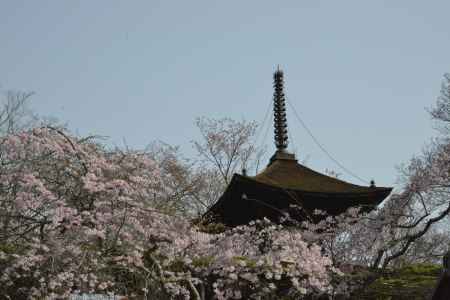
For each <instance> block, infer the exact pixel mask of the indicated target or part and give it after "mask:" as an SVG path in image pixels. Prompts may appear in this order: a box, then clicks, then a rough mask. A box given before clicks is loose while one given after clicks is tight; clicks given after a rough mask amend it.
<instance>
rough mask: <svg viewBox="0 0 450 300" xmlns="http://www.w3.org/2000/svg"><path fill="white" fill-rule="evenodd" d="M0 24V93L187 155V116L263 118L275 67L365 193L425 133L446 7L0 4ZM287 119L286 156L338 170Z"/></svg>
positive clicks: (445, 52)
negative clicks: (21, 94) (22, 93)
mask: <svg viewBox="0 0 450 300" xmlns="http://www.w3.org/2000/svg"><path fill="white" fill-rule="evenodd" d="M0 20H1V21H0V22H1V23H0V25H1V26H0V41H1V46H0V86H1V89H2V90H3V91H5V90H7V89H19V90H26V91H35V92H36V95H35V96H34V98H33V108H34V109H35V110H36V111H37V112H38V113H39V114H42V115H50V116H55V117H57V118H59V119H60V120H62V121H66V122H68V124H69V127H70V128H71V129H72V130H73V131H75V132H78V133H79V134H83V135H84V134H88V133H95V134H100V135H106V136H109V137H110V139H109V142H110V143H111V144H118V145H120V144H121V143H122V140H123V139H125V140H126V141H127V144H128V145H130V146H132V147H134V148H143V147H145V146H146V145H147V144H148V143H149V142H150V141H152V140H163V141H166V142H168V143H170V144H178V145H180V146H181V147H182V149H183V151H184V152H185V153H186V154H187V155H191V154H192V153H193V150H192V147H191V146H190V144H189V141H190V140H192V139H194V138H196V137H198V133H197V131H196V128H195V126H194V124H193V121H194V119H195V117H197V116H210V117H231V118H235V119H241V118H246V119H247V120H256V121H262V119H263V117H264V113H265V111H266V108H267V105H268V103H269V101H270V99H271V97H272V72H273V71H274V69H275V68H276V65H277V64H280V65H281V66H282V68H283V69H284V70H285V76H286V85H287V91H286V92H287V96H288V99H289V100H290V102H291V103H293V104H294V105H295V107H296V109H297V111H298V112H299V113H300V115H301V116H302V118H303V120H304V121H305V122H306V123H307V124H308V125H309V127H310V128H311V129H312V131H313V132H314V134H315V135H316V136H317V137H318V139H319V140H320V141H321V142H322V143H323V144H324V145H325V146H326V148H327V149H328V150H329V151H330V152H331V153H332V154H333V155H334V156H335V157H336V158H338V159H339V161H341V162H342V163H343V164H344V165H345V166H347V167H348V168H349V169H351V170H352V171H354V172H355V173H357V174H358V175H360V176H361V177H364V178H368V179H370V178H374V179H375V180H376V182H377V184H378V185H391V184H394V183H395V181H396V177H397V174H398V173H397V171H396V168H395V167H396V165H398V164H399V163H402V162H406V161H407V160H408V159H409V158H410V157H411V155H413V154H414V153H418V152H419V151H420V149H421V148H422V146H423V145H424V143H425V142H426V141H427V140H428V139H429V138H430V137H431V136H432V135H433V134H434V131H433V130H432V124H431V122H430V119H429V116H428V114H427V113H426V111H425V108H426V107H429V106H431V105H432V104H433V103H434V102H435V99H436V97H437V96H438V94H439V89H440V82H441V78H442V75H443V73H445V72H449V71H450V24H449V23H450V2H449V1H448V0H447V1H360V0H359V1H318V0H310V1H300V0H296V1H261V0H258V1H256V0H255V1H212V0H209V1H156V0H146V1H112V0H111V1H106V0H105V1H99V0H96V1H87V0H85V1H81V0H79V1H78V0H77V1H73V0H65V1H61V0H59V1H56V0H55V1H44V0H39V1H32V0H29V1H21V0H2V1H1V2H0ZM288 117H289V119H288V122H289V130H290V133H291V135H292V137H293V139H294V145H295V151H296V153H297V155H298V157H299V159H300V160H303V159H305V158H307V157H308V165H309V166H310V167H313V168H315V169H317V170H319V171H323V170H324V169H326V168H328V169H334V170H337V171H338V172H341V170H339V169H338V167H337V166H336V165H334V163H333V162H332V161H330V160H329V159H328V158H327V157H326V156H325V155H324V154H323V153H322V152H321V151H320V150H319V148H318V147H317V146H316V145H315V144H314V143H313V141H312V140H311V139H310V138H309V137H308V135H307V134H306V132H305V131H304V130H303V129H302V128H301V127H300V125H299V123H298V122H297V120H296V119H295V118H294V117H293V115H292V114H291V113H289V116H288ZM266 142H267V144H268V145H269V152H273V149H274V147H273V143H272V131H271V132H270V133H269V135H268V137H267V140H266ZM291 145H292V143H291ZM342 178H343V179H345V180H349V181H353V182H355V183H358V181H357V180H356V179H353V178H351V177H350V176H347V175H345V174H343V177H342Z"/></svg>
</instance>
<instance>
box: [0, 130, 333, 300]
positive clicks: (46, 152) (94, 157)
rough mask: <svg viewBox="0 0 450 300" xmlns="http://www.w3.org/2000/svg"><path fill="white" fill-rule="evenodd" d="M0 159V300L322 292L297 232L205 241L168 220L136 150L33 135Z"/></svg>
mask: <svg viewBox="0 0 450 300" xmlns="http://www.w3.org/2000/svg"><path fill="white" fill-rule="evenodd" d="M0 153H1V156H0V179H1V180H0V211H1V213H0V226H1V228H0V270H1V274H0V289H1V290H2V293H3V295H2V296H0V299H1V298H2V297H3V298H5V299H27V298H28V299H38V298H41V297H49V298H50V299H51V298H56V297H67V296H68V295H70V294H75V293H86V292H87V293H104V294H107V293H115V294H122V295H128V296H129V297H139V298H146V299H150V298H151V299H158V297H159V298H160V299H249V298H254V299H261V298H264V297H266V296H270V295H285V296H286V297H292V298H294V299H299V298H301V297H303V296H304V295H306V294H311V293H317V294H322V293H329V292H330V289H331V275H332V274H333V273H336V270H334V269H333V267H332V263H331V260H330V259H329V258H328V257H325V256H323V255H322V253H321V248H319V247H318V246H316V245H313V244H311V243H307V242H305V241H304V239H303V236H302V234H301V233H300V232H299V231H292V230H288V229H286V228H283V227H282V226H279V225H274V224H271V223H270V222H268V221H258V222H254V223H252V224H249V225H248V226H242V227H238V228H235V229H233V230H229V231H226V232H224V233H221V234H207V233H203V232H200V231H199V230H198V228H196V227H195V226H194V225H192V224H191V223H190V222H189V221H188V220H186V219H183V218H180V217H176V216H173V215H169V214H168V213H167V211H165V210H164V207H163V206H162V204H163V203H164V199H165V197H166V195H168V194H170V191H168V188H167V187H166V186H165V185H164V184H163V182H165V181H164V178H162V176H163V174H162V172H160V170H159V167H158V164H157V163H156V162H155V161H154V160H152V159H151V157H150V156H149V155H147V154H146V153H144V152H137V151H125V152H124V151H118V150H114V151H111V150H108V149H106V148H104V147H103V146H102V145H100V144H98V143H96V142H95V141H93V140H90V139H80V138H76V137H73V136H71V135H70V134H68V133H67V132H65V131H64V130H61V129H55V128H36V129H33V130H30V131H27V132H21V133H18V134H14V135H8V136H5V137H3V138H1V140H0Z"/></svg>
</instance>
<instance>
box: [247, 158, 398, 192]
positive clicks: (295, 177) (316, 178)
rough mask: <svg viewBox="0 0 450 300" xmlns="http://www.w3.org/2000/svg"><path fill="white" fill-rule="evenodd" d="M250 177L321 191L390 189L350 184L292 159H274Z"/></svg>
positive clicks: (293, 188) (276, 185) (273, 183)
mask: <svg viewBox="0 0 450 300" xmlns="http://www.w3.org/2000/svg"><path fill="white" fill-rule="evenodd" d="M250 178H251V179H253V180H255V181H258V182H260V183H264V184H268V185H272V186H275V187H279V188H283V189H290V190H301V191H305V192H321V193H356V194H359V193H370V192H374V191H376V190H378V191H380V190H386V191H387V190H389V191H390V190H391V188H384V187H370V186H360V185H356V184H351V183H348V182H345V181H342V180H339V179H336V178H334V177H330V176H327V175H324V174H321V173H319V172H316V171H314V170H311V169H310V168H307V167H305V166H303V165H301V164H299V163H297V161H296V160H294V159H275V160H273V162H272V163H271V164H270V165H269V166H267V168H266V169H265V170H264V171H262V172H261V173H259V174H258V175H256V176H254V177H250Z"/></svg>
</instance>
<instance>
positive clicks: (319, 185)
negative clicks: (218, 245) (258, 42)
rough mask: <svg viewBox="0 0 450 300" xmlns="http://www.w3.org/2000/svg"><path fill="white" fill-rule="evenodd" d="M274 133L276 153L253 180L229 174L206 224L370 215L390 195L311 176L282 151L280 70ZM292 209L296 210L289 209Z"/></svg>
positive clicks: (284, 126)
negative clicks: (351, 211) (351, 212)
mask: <svg viewBox="0 0 450 300" xmlns="http://www.w3.org/2000/svg"><path fill="white" fill-rule="evenodd" d="M273 77H274V90H275V91H274V97H273V111H274V129H275V146H276V151H275V153H274V155H273V156H272V157H271V158H270V161H269V164H268V165H267V167H266V168H265V169H264V170H263V171H262V172H261V173H259V174H257V175H256V176H247V175H246V174H245V172H243V174H242V175H240V174H234V175H233V177H232V179H231V181H230V183H229V185H228V187H227V188H226V190H225V192H224V193H223V195H222V196H221V197H220V198H219V200H218V201H217V202H216V203H215V204H214V205H213V206H212V207H211V208H210V209H209V210H208V211H207V212H206V213H205V215H204V219H205V220H208V221H207V222H214V223H222V224H224V225H227V226H238V225H243V224H248V223H249V222H250V221H252V220H257V219H263V218H268V219H269V220H271V221H273V222H275V223H278V222H280V219H281V217H282V216H284V215H285V213H286V212H288V213H290V214H291V216H294V218H296V219H297V220H304V219H305V218H316V219H315V220H317V217H313V215H314V214H313V212H314V211H315V210H321V211H323V212H325V213H326V214H325V216H326V215H332V216H336V215H339V214H341V213H343V212H345V211H346V210H347V209H348V208H350V207H359V208H360V209H361V210H362V211H370V210H372V209H374V208H375V207H376V206H377V205H378V204H380V203H381V202H382V201H383V200H384V199H385V198H386V197H387V196H388V195H389V194H390V192H391V191H392V188H390V187H376V186H375V184H374V182H373V181H372V182H371V184H370V186H360V185H356V184H352V183H348V182H345V181H342V180H339V179H337V178H334V177H330V176H327V175H325V174H321V173H319V172H316V171H314V170H312V169H310V168H308V167H306V166H304V165H302V164H300V163H299V162H298V161H297V159H296V157H295V155H294V154H292V153H289V152H288V151H287V146H288V133H287V132H288V131H287V129H288V128H287V121H286V104H285V95H284V91H283V85H284V81H283V71H281V70H280V69H277V71H276V72H275V73H274V76H273ZM293 207H294V208H295V210H293Z"/></svg>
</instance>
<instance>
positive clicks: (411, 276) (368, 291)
mask: <svg viewBox="0 0 450 300" xmlns="http://www.w3.org/2000/svg"><path fill="white" fill-rule="evenodd" d="M440 272H441V267H440V266H436V265H428V264H417V265H411V266H408V267H404V268H401V269H397V270H392V271H389V272H387V273H385V274H382V275H381V276H380V277H379V278H378V279H377V280H375V281H374V282H372V283H371V284H370V285H369V286H368V287H367V288H365V289H364V291H363V292H361V293H360V294H358V295H357V296H354V297H352V299H360V300H422V299H428V298H430V296H431V294H432V293H433V290H434V287H435V286H436V283H437V280H438V277H439V274H440Z"/></svg>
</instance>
